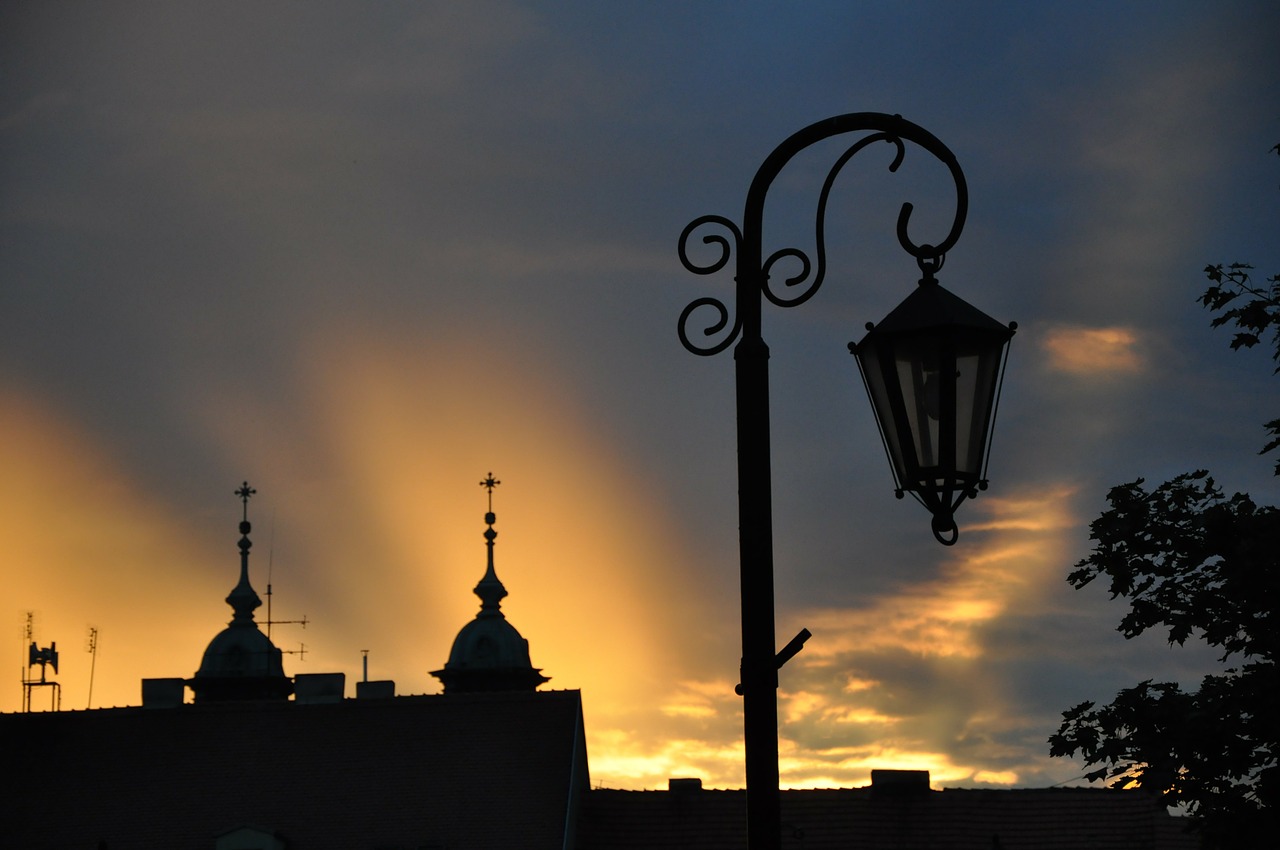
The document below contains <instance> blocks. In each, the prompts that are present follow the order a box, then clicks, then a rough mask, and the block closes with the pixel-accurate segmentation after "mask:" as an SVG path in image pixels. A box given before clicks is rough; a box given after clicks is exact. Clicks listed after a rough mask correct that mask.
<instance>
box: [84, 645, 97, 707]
mask: <svg viewBox="0 0 1280 850" xmlns="http://www.w3.org/2000/svg"><path fill="white" fill-rule="evenodd" d="M85 648H86V649H87V650H88V652H89V703H88V705H86V706H85V708H93V671H94V669H95V668H96V667H97V666H98V627H97V626H90V627H89V643H88V645H87V646H86V647H85Z"/></svg>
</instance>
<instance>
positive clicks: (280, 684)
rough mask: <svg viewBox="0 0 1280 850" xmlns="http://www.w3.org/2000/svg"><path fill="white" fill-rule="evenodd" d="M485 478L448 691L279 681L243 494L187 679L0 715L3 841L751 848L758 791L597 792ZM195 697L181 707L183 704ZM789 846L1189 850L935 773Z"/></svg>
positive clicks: (823, 800) (1125, 797)
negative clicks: (225, 616) (505, 558)
mask: <svg viewBox="0 0 1280 850" xmlns="http://www.w3.org/2000/svg"><path fill="white" fill-rule="evenodd" d="M498 483H499V482H497V481H496V480H495V479H494V478H493V475H492V474H490V475H489V476H488V477H487V478H486V479H485V480H484V481H482V482H481V484H482V485H484V486H485V487H486V488H487V490H488V496H489V505H488V507H489V510H488V511H487V512H486V514H485V517H484V519H485V523H486V526H487V528H486V530H485V532H484V537H485V541H486V542H485V546H486V550H487V564H486V569H485V572H484V575H483V577H482V578H481V579H480V582H479V583H478V584H477V585H476V587H475V593H476V595H477V596H478V597H479V598H480V602H481V605H480V611H479V613H477V615H476V616H475V618H474V619H473V620H471V621H470V622H468V623H466V624H465V625H464V626H463V627H462V629H461V630H460V631H459V633H458V636H457V638H456V639H455V640H454V642H453V646H452V648H451V650H450V653H449V656H448V660H447V661H446V662H445V665H444V667H443V668H441V669H439V670H436V671H434V672H433V673H432V675H434V676H436V677H437V678H438V679H439V680H440V681H441V683H442V684H443V685H444V693H442V694H434V695H417V696H396V695H395V685H394V682H390V681H386V682H367V681H366V682H358V683H357V687H356V689H355V690H356V697H355V698H354V699H350V698H346V696H345V677H344V676H343V674H341V673H333V674H324V673H321V674H299V675H295V676H293V677H289V676H288V675H286V673H285V672H284V668H283V663H282V653H281V651H280V650H279V649H277V648H276V647H275V646H274V645H273V644H272V642H271V640H270V638H269V637H268V636H267V635H266V634H264V633H263V632H262V630H261V629H260V628H259V626H258V623H257V622H256V621H255V620H254V616H253V611H254V609H256V608H257V607H258V606H259V605H260V604H261V600H260V598H259V597H258V595H257V593H256V592H255V591H254V589H253V587H252V584H251V582H250V577H249V550H250V548H251V546H252V543H251V541H250V539H249V534H250V531H251V526H250V523H249V519H248V502H249V499H250V497H251V496H252V495H253V493H254V491H253V489H252V488H250V487H249V485H248V483H247V482H246V483H245V484H243V485H242V487H241V488H240V489H239V490H237V491H236V494H237V495H238V496H239V497H240V498H241V500H242V503H243V514H242V519H241V522H240V525H239V531H240V540H239V542H238V547H239V550H240V570H239V580H238V581H237V583H236V585H235V586H234V587H233V589H232V590H231V592H230V594H228V596H227V604H228V605H230V606H231V609H232V612H233V616H232V619H231V621H230V623H229V624H228V625H227V626H226V628H224V629H223V630H222V631H220V632H219V633H217V634H216V635H215V636H214V638H213V639H212V641H210V643H209V645H208V647H207V649H206V650H205V652H204V654H203V656H202V658H201V661H200V666H199V668H198V669H197V671H196V673H195V674H194V675H193V676H192V677H191V678H190V679H181V678H168V679H146V680H143V683H142V704H141V705H140V706H131V707H125V708H107V709H92V710H85V711H65V712H64V711H48V712H23V713H15V714H3V715H0V752H2V753H3V754H4V758H5V761H6V764H7V765H8V766H9V767H10V774H11V775H13V776H16V777H18V778H19V782H18V787H17V788H16V790H13V789H11V790H10V791H8V792H6V794H4V795H3V796H2V797H0V800H3V802H2V803H0V815H2V816H3V817H2V818H0V847H14V848H25V850H42V849H43V848H50V849H52V848H58V850H62V848H67V850H70V848H99V850H120V848H138V847H144V848H151V847H164V848H176V850H186V849H187V848H190V850H251V848H252V849H253V850H285V848H289V850H311V848H369V850H393V848H400V849H401V850H409V848H415V850H427V849H428V848H430V849H431V850H446V848H447V849H448V850H462V848H530V850H541V848H546V849H547V850H553V848H554V850H623V849H624V848H681V849H682V850H722V848H740V847H745V843H746V836H745V806H746V798H745V792H743V791H740V790H710V789H703V788H702V784H701V782H700V780H697V779H680V778H673V779H672V780H671V782H670V784H669V786H668V788H667V789H665V790H653V791H621V790H610V789H593V788H592V787H591V782H590V774H589V766H588V759H587V750H586V743H585V734H584V723H583V714H582V696H581V693H580V692H579V691H577V690H559V691H557V690H549V691H543V690H538V688H539V687H540V686H541V685H542V684H544V683H546V682H547V681H548V677H546V676H544V675H542V672H541V670H539V669H537V668H534V667H533V665H532V663H531V662H530V654H529V644H528V641H527V640H525V638H524V637H523V636H521V634H520V633H519V631H517V630H516V628H515V627H514V626H513V625H512V624H511V623H510V622H508V621H507V619H506V617H505V615H504V614H503V613H502V611H501V606H500V603H501V600H502V599H503V598H504V597H505V596H506V595H507V591H506V588H505V587H504V586H503V584H502V582H501V581H500V580H499V579H498V576H497V572H496V569H495V566H494V543H495V540H496V538H497V532H496V531H495V529H494V525H495V521H496V516H495V514H494V512H493V488H494V486H496V485H497V484H498ZM187 689H189V690H190V691H191V692H192V695H193V699H192V701H190V702H188V701H186V699H185V691H186V690H187ZM782 816H783V822H784V827H783V836H782V838H783V841H782V846H783V847H786V848H807V849H808V850H818V849H819V848H851V847H857V848H865V850H891V848H892V850H902V848H932V849H933V850H952V848H954V850H961V848H964V850H986V848H992V850H995V849H996V848H1002V850H1019V848H1037V850H1109V848H1114V849H1115V850H1121V848H1124V850H1134V848H1142V849H1143V850H1183V848H1186V849H1187V850H1190V848H1193V847H1195V846H1196V841H1195V839H1194V837H1193V836H1192V835H1190V834H1188V833H1187V832H1186V831H1185V829H1184V824H1185V820H1184V819H1180V818H1173V817H1170V816H1169V814H1168V812H1167V811H1166V810H1165V809H1164V807H1163V806H1161V805H1160V804H1159V803H1158V801H1157V800H1156V799H1155V798H1153V797H1151V796H1149V795H1146V794H1143V793H1141V792H1129V791H1114V790H1102V789H1078V788H1055V789H1036V790H1010V791H1004V790H957V789H946V790H942V791H934V790H931V788H930V783H929V776H928V773H927V772H926V771H892V770H886V771H873V772H872V784H871V785H870V786H869V787H866V788H851V789H829V790H815V791H784V792H783V794H782Z"/></svg>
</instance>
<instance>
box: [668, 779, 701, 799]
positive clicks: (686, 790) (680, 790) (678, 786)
mask: <svg viewBox="0 0 1280 850" xmlns="http://www.w3.org/2000/svg"><path fill="white" fill-rule="evenodd" d="M667 790H668V791H670V792H671V793H672V794H680V795H681V796H684V795H686V794H696V793H698V792H699V791H701V790H702V780H701V779H668V780H667Z"/></svg>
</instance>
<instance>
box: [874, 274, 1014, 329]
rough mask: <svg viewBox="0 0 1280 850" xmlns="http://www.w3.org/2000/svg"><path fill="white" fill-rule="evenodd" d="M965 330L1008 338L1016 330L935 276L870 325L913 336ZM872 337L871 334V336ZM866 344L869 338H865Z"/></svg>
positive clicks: (921, 282) (925, 280) (929, 277)
mask: <svg viewBox="0 0 1280 850" xmlns="http://www.w3.org/2000/svg"><path fill="white" fill-rule="evenodd" d="M958 327H964V328H968V329H970V330H974V331H979V332H984V331H985V332H990V333H998V334H1001V335H1003V336H1004V337H1005V338H1006V339H1007V338H1009V337H1011V336H1013V328H1012V327H1010V326H1008V325H1003V324H1001V323H1000V322H998V321H996V320H995V319H993V318H991V317H990V316H988V315H987V314H986V313H984V312H982V311H981V310H979V309H978V308H977V307H975V306H973V305H972V304H970V303H969V302H968V301H965V300H964V299H963V298H961V297H960V296H958V295H956V294H955V293H953V292H951V291H950V290H948V289H946V288H945V287H943V286H942V284H940V283H938V281H937V280H936V279H935V278H934V277H933V276H932V275H930V276H928V277H925V278H924V279H923V280H921V281H920V285H919V286H917V287H916V288H915V290H914V291H913V292H912V293H911V294H910V295H908V296H907V297H906V298H904V299H903V300H902V303H901V304H899V305H898V306H897V307H894V308H893V310H892V311H891V312H890V313H889V315H887V316H885V317H884V319H883V320H882V321H881V322H879V323H878V324H874V325H873V324H872V323H871V322H868V323H867V330H868V331H873V332H875V333H877V334H889V333H911V332H915V331H923V330H929V329H933V328H958ZM868 336H870V333H868ZM863 341H864V342H865V341H866V338H865V337H864V340H863Z"/></svg>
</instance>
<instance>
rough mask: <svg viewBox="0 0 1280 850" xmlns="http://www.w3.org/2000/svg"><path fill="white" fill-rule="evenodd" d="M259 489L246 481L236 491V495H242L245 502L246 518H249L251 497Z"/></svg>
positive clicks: (241, 499) (241, 498)
mask: <svg viewBox="0 0 1280 850" xmlns="http://www.w3.org/2000/svg"><path fill="white" fill-rule="evenodd" d="M257 492H258V491H257V490H255V489H253V488H252V487H250V486H249V482H248V481H246V482H244V483H243V484H241V485H240V489H239V490H237V491H236V495H237V496H239V497H240V501H241V502H243V503H244V518H245V519H246V520H247V519H249V497H250V496H252V495H253V494H254V493H257Z"/></svg>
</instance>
